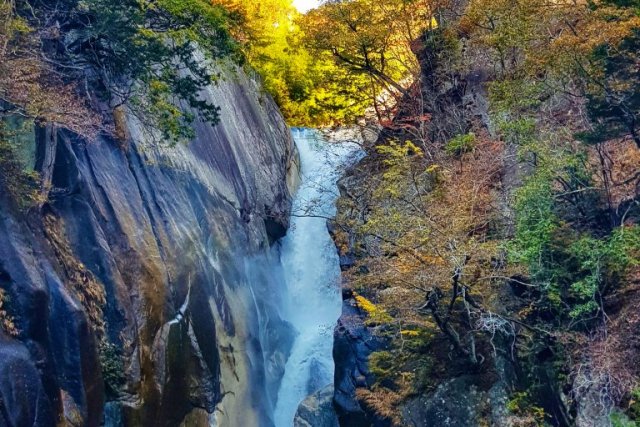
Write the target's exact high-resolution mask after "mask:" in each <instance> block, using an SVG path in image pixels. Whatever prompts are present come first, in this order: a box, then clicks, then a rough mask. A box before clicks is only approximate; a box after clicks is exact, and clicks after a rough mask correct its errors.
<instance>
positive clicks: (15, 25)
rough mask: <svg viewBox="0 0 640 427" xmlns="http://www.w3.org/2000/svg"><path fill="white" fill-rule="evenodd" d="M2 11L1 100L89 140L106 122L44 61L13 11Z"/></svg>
mask: <svg viewBox="0 0 640 427" xmlns="http://www.w3.org/2000/svg"><path fill="white" fill-rule="evenodd" d="M4 6H5V7H3V8H0V21H2V22H4V23H5V25H4V26H3V27H2V28H0V45H1V46H2V47H1V48H0V99H2V100H3V101H5V102H7V103H9V104H11V107H14V109H15V110H16V112H18V113H19V114H22V115H25V116H28V117H31V118H35V119H38V120H40V121H43V122H54V123H59V124H61V125H62V126H64V127H67V128H69V129H71V130H73V131H74V132H77V133H78V134H80V135H83V136H86V137H93V136H95V135H96V133H97V132H98V131H99V130H100V129H101V126H102V121H101V119H100V118H99V116H98V115H97V114H96V113H95V112H93V111H92V110H91V109H90V108H89V107H88V106H87V105H86V103H85V102H84V101H83V100H82V99H81V98H80V97H79V96H78V95H77V93H76V92H77V89H76V87H75V85H71V84H66V83H65V82H63V80H62V78H61V77H60V74H59V73H57V72H55V71H54V70H53V69H52V68H51V67H50V66H49V64H48V63H47V62H46V61H45V60H43V54H42V52H41V46H40V43H39V40H38V39H37V38H36V37H35V35H34V34H33V33H32V31H31V29H30V28H29V27H28V26H27V25H26V23H24V22H23V21H22V20H21V19H19V18H17V17H15V16H14V13H13V10H12V9H11V8H7V7H6V6H7V4H4Z"/></svg>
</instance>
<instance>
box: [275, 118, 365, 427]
mask: <svg viewBox="0 0 640 427" xmlns="http://www.w3.org/2000/svg"><path fill="white" fill-rule="evenodd" d="M292 132H293V136H294V139H295V141H296V144H297V146H298V150H299V152H300V161H301V169H302V177H301V184H300V188H299V190H298V192H297V194H296V196H295V198H294V202H293V212H292V220H291V229H290V231H289V233H288V234H287V236H286V237H285V238H284V239H283V241H282V244H281V248H280V249H281V260H282V265H283V269H284V276H285V282H286V295H287V297H286V298H285V301H283V302H282V304H283V305H282V309H283V313H282V316H283V318H284V320H286V321H288V322H290V323H291V324H292V325H293V326H294V329H295V330H296V332H297V335H296V338H295V340H294V343H293V347H292V350H291V355H290V356H289V359H288V360H287V363H286V366H285V373H284V376H283V378H282V383H281V385H280V390H279V392H278V399H277V403H276V408H275V413H274V422H275V425H276V427H291V426H292V424H293V419H294V416H295V413H296V410H297V409H298V405H299V404H300V402H301V401H302V400H303V399H304V398H305V397H307V396H309V395H311V394H313V393H314V392H316V391H318V390H320V389H322V388H323V387H325V386H327V385H329V384H332V383H333V375H334V363H333V355H332V350H333V328H334V326H335V324H336V322H337V320H338V318H339V317H340V314H341V307H342V298H341V295H340V283H339V282H340V266H339V259H338V254H337V253H336V248H335V245H334V243H333V240H332V239H331V236H330V234H329V232H328V230H327V218H332V217H334V216H335V201H336V199H337V198H338V196H339V192H338V187H337V180H338V178H339V177H340V175H341V171H342V170H343V168H344V166H345V165H346V164H348V163H350V161H351V160H352V159H353V158H354V157H355V156H356V153H357V152H358V147H357V145H355V144H352V143H339V142H338V143H335V142H328V141H327V140H326V139H325V138H324V137H323V136H322V134H320V133H319V132H317V131H313V130H308V129H293V130H292Z"/></svg>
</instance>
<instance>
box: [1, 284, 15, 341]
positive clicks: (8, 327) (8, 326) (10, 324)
mask: <svg viewBox="0 0 640 427" xmlns="http://www.w3.org/2000/svg"><path fill="white" fill-rule="evenodd" d="M7 301H8V297H7V294H6V293H5V291H4V289H0V328H2V329H4V331H5V332H6V333H7V334H9V335H11V336H13V337H15V336H18V334H19V331H18V328H17V327H16V324H15V320H14V318H13V317H12V316H10V315H9V313H7V307H6V303H7Z"/></svg>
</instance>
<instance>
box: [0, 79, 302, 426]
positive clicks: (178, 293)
mask: <svg viewBox="0 0 640 427" xmlns="http://www.w3.org/2000/svg"><path fill="white" fill-rule="evenodd" d="M222 74H223V79H222V81H221V82H220V83H219V84H218V85H217V86H215V87H214V86H212V87H209V88H207V90H206V93H205V94H204V95H205V97H206V99H207V100H209V101H211V102H213V103H215V104H216V105H219V106H220V107H221V121H220V123H219V124H218V125H217V126H215V127H213V126H210V125H209V124H205V123H200V122H198V123H196V138H195V139H194V140H193V141H192V142H191V143H190V144H189V145H187V146H182V145H178V146H175V147H168V146H166V145H163V144H162V143H161V142H160V143H159V144H158V141H156V140H154V139H153V138H151V136H150V135H149V134H148V133H147V132H145V131H143V128H142V127H141V126H140V125H139V123H137V121H136V119H135V118H134V117H127V119H126V121H127V126H126V128H127V129H126V132H125V133H126V134H128V138H127V141H126V142H125V143H123V142H122V141H115V140H113V139H110V138H104V137H101V138H98V139H97V140H95V141H87V140H83V139H82V138H80V137H78V136H76V135H75V134H73V133H72V132H69V131H67V130H65V129H59V128H55V127H53V126H47V127H45V128H38V129H36V130H35V131H34V132H31V133H30V132H27V133H26V134H25V135H23V139H24V140H26V141H28V144H27V147H26V148H25V151H27V152H29V151H30V152H31V153H30V154H31V157H33V158H35V159H36V160H35V169H36V170H37V171H38V172H40V174H41V175H42V178H43V181H44V182H45V186H44V188H45V190H44V192H45V193H46V194H45V195H46V202H44V203H42V204H40V205H39V206H38V207H36V208H31V209H30V210H28V212H27V213H26V214H25V213H24V211H21V210H19V209H18V207H17V206H16V204H15V203H13V201H12V200H10V198H9V196H8V195H7V192H6V191H3V192H2V196H0V197H2V202H1V203H0V229H1V230H2V231H1V233H0V234H2V236H3V239H2V241H1V242H0V288H2V290H4V294H5V298H4V307H3V308H4V309H6V311H7V313H8V314H7V315H8V316H10V317H11V318H12V319H13V323H14V325H15V327H16V328H17V330H18V333H17V335H16V336H11V334H9V333H7V332H6V331H4V330H2V329H0V341H1V343H2V345H0V354H1V356H0V371H1V372H2V376H1V378H2V379H1V380H0V402H2V404H0V424H2V425H8V426H23V425H39V426H40V425H41V426H46V425H56V424H57V423H58V422H59V421H61V420H66V422H67V423H68V424H69V425H86V426H95V425H100V423H101V422H102V420H103V413H104V421H105V423H106V424H107V425H144V426H150V425H154V426H162V425H167V426H170V425H180V424H183V425H190V426H194V425H209V423H210V422H214V423H216V425H220V426H225V425H228V426H238V425H271V421H270V414H271V412H272V405H273V400H272V399H273V398H274V397H275V392H276V391H277V387H278V381H279V378H280V376H281V373H282V372H281V371H282V369H283V363H284V360H286V354H283V351H285V350H286V348H287V347H288V343H289V341H290V339H291V337H290V334H291V332H290V328H289V327H288V325H286V324H285V323H284V322H282V321H281V320H280V318H279V316H278V314H277V311H276V308H275V305H274V300H273V299H274V298H275V297H276V295H277V290H278V287H279V286H281V281H280V280H279V264H278V260H277V257H276V255H274V253H272V252H271V250H270V243H271V242H273V241H274V240H275V239H278V238H279V237H281V236H283V235H284V233H285V231H286V228H287V226H288V213H289V210H290V205H291V200H290V199H291V192H292V187H293V186H294V185H295V182H296V176H297V167H296V162H295V149H294V146H293V143H292V140H291V136H290V132H289V130H288V128H287V127H286V125H285V123H284V121H283V120H282V117H281V115H280V113H279V111H278V109H277V107H276V106H275V104H274V103H273V101H272V100H271V99H270V98H268V97H267V96H264V95H263V94H262V93H261V90H260V85H259V83H258V82H257V81H255V80H254V79H252V78H251V77H249V76H247V75H246V74H245V73H244V72H243V71H241V70H239V69H236V68H234V67H227V68H226V69H225V70H223V71H222ZM28 154H29V153H28ZM102 331H104V333H103V332H102ZM14 335H15V334H14ZM103 336H104V338H103ZM103 380H104V386H103ZM105 386H106V389H105Z"/></svg>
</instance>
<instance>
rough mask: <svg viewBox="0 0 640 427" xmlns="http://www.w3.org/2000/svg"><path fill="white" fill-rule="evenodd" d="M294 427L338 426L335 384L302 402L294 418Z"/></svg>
mask: <svg viewBox="0 0 640 427" xmlns="http://www.w3.org/2000/svg"><path fill="white" fill-rule="evenodd" d="M293 426H294V427H338V426H339V424H338V416H337V415H336V411H335V409H334V407H333V385H328V386H326V387H324V388H322V389H320V390H319V391H318V392H316V393H314V394H312V395H311V396H309V397H307V398H306V399H305V400H303V401H302V403H300V406H299V407H298V412H297V413H296V417H295V418H294V420H293Z"/></svg>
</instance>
